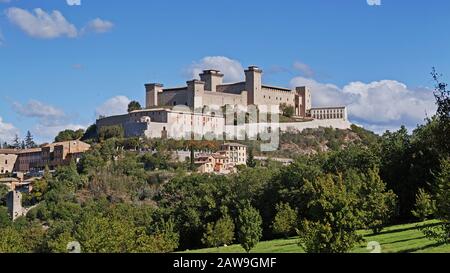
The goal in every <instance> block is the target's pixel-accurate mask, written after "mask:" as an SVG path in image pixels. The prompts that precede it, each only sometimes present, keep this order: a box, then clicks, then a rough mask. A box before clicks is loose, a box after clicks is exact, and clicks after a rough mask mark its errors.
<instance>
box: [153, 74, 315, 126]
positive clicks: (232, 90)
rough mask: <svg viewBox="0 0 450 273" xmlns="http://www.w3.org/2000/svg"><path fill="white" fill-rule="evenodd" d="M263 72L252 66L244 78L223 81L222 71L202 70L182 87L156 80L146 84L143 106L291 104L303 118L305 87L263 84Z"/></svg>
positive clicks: (307, 105)
mask: <svg viewBox="0 0 450 273" xmlns="http://www.w3.org/2000/svg"><path fill="white" fill-rule="evenodd" d="M262 74H263V71H262V70H261V69H259V68H258V67H256V66H250V67H249V68H248V69H247V70H245V81H243V82H237V83H223V77H224V74H222V73H220V71H218V70H205V71H203V73H202V74H200V80H191V81H188V82H187V83H186V84H187V85H186V86H184V87H177V88H166V89H165V88H164V86H163V85H162V84H160V83H151V84H146V85H145V88H146V108H153V107H160V106H175V105H185V106H188V107H190V108H193V109H198V108H203V107H204V106H208V107H212V106H215V107H216V108H217V107H221V106H223V105H227V104H228V105H233V106H234V105H243V106H247V105H257V106H261V105H266V106H270V105H281V104H286V105H289V106H292V107H294V109H295V115H296V116H298V117H307V116H308V114H309V110H310V109H311V92H310V91H309V89H308V88H307V87H305V86H301V87H297V88H295V89H289V88H283V87H276V86H270V85H266V84H263V82H262Z"/></svg>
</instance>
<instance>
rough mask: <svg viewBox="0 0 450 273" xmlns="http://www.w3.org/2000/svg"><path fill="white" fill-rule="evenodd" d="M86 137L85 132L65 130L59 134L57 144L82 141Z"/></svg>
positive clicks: (81, 130) (56, 138)
mask: <svg viewBox="0 0 450 273" xmlns="http://www.w3.org/2000/svg"><path fill="white" fill-rule="evenodd" d="M83 135H84V130H83V129H79V130H76V131H74V130H70V129H67V130H64V131H61V132H59V133H58V135H57V136H56V137H55V142H64V141H70V140H78V139H81V138H82V137H83Z"/></svg>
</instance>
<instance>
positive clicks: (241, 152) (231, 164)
mask: <svg viewBox="0 0 450 273" xmlns="http://www.w3.org/2000/svg"><path fill="white" fill-rule="evenodd" d="M220 148H221V150H220V151H218V152H216V153H211V154H200V155H198V156H196V157H195V164H196V166H197V171H198V172H199V173H217V174H229V173H233V172H235V171H236V167H237V166H245V165H247V146H245V145H242V144H238V143H225V144H223V145H221V147H220Z"/></svg>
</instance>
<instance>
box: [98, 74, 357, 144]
mask: <svg viewBox="0 0 450 273" xmlns="http://www.w3.org/2000/svg"><path fill="white" fill-rule="evenodd" d="M262 75H263V71H262V70H261V69H260V68H258V67H257V66H250V67H248V69H246V70H245V80H244V81H242V82H236V83H224V82H223V78H224V74H222V73H221V72H220V71H219V70H213V69H211V70H204V71H203V72H202V73H201V74H200V75H199V76H200V80H198V79H194V80H190V81H187V82H186V86H183V87H176V88H164V85H163V84H161V83H149V84H146V85H145V91H146V102H145V109H142V110H137V111H133V112H131V113H128V114H124V115H119V116H113V117H103V118H100V119H98V120H97V129H98V130H100V129H101V128H102V127H105V126H114V125H120V126H122V127H123V129H124V132H125V135H126V136H146V137H150V138H188V137H189V136H190V135H191V134H192V133H194V134H195V135H200V136H204V135H206V134H214V135H216V136H217V135H220V134H221V133H225V132H227V131H229V129H230V128H229V127H230V126H233V125H234V126H235V127H236V126H237V127H239V126H241V128H239V129H238V130H242V129H243V130H247V129H248V128H247V127H248V124H245V125H242V124H231V125H230V123H229V122H228V121H226V120H225V117H224V116H223V114H218V113H217V111H211V109H216V110H217V109H221V108H223V106H231V107H234V108H236V109H237V108H240V107H241V108H243V109H246V108H247V107H249V106H254V107H255V108H257V109H258V111H263V110H262V109H265V110H266V109H274V108H275V109H279V108H280V107H281V106H283V107H292V109H293V112H294V119H297V120H298V121H301V122H292V123H289V124H284V125H283V124H278V127H279V128H280V129H281V130H283V128H284V129H286V130H287V128H288V127H292V128H294V129H296V128H297V129H302V128H303V129H304V128H314V127H334V128H341V129H342V128H348V127H349V126H350V123H349V122H348V118H347V108H346V107H345V106H339V107H322V108H314V107H312V93H314V90H312V92H311V90H310V89H309V88H308V87H306V86H299V87H296V88H294V89H289V88H283V87H276V86H271V85H266V84H263V81H262ZM205 108H207V109H208V111H204V112H203V111H202V109H205ZM269 111H270V110H269ZM296 123H298V124H296ZM258 124H259V127H261V128H258V129H257V131H258V132H257V133H256V134H258V133H260V132H259V131H260V129H264V130H265V129H267V127H273V124H272V125H267V123H265V125H263V124H262V123H258ZM288 125H289V126H288ZM174 126H175V127H176V128H174ZM242 126H243V127H242ZM308 126H309V127H308ZM247 135H248V134H247Z"/></svg>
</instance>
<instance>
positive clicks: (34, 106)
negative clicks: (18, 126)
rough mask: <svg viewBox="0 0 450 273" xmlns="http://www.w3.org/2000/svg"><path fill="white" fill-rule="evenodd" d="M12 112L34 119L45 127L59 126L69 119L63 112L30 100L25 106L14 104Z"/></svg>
mask: <svg viewBox="0 0 450 273" xmlns="http://www.w3.org/2000/svg"><path fill="white" fill-rule="evenodd" d="M13 110H14V111H15V112H16V113H17V114H19V115H20V116H22V117H27V118H36V119H38V120H39V122H40V123H41V124H43V125H45V126H57V125H61V124H63V123H66V122H67V120H68V119H69V118H68V116H67V115H66V114H65V113H64V111H63V110H61V109H58V108H56V107H54V106H51V105H48V104H45V103H42V102H40V101H37V100H30V101H29V102H28V103H26V104H21V103H19V102H14V103H13Z"/></svg>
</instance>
